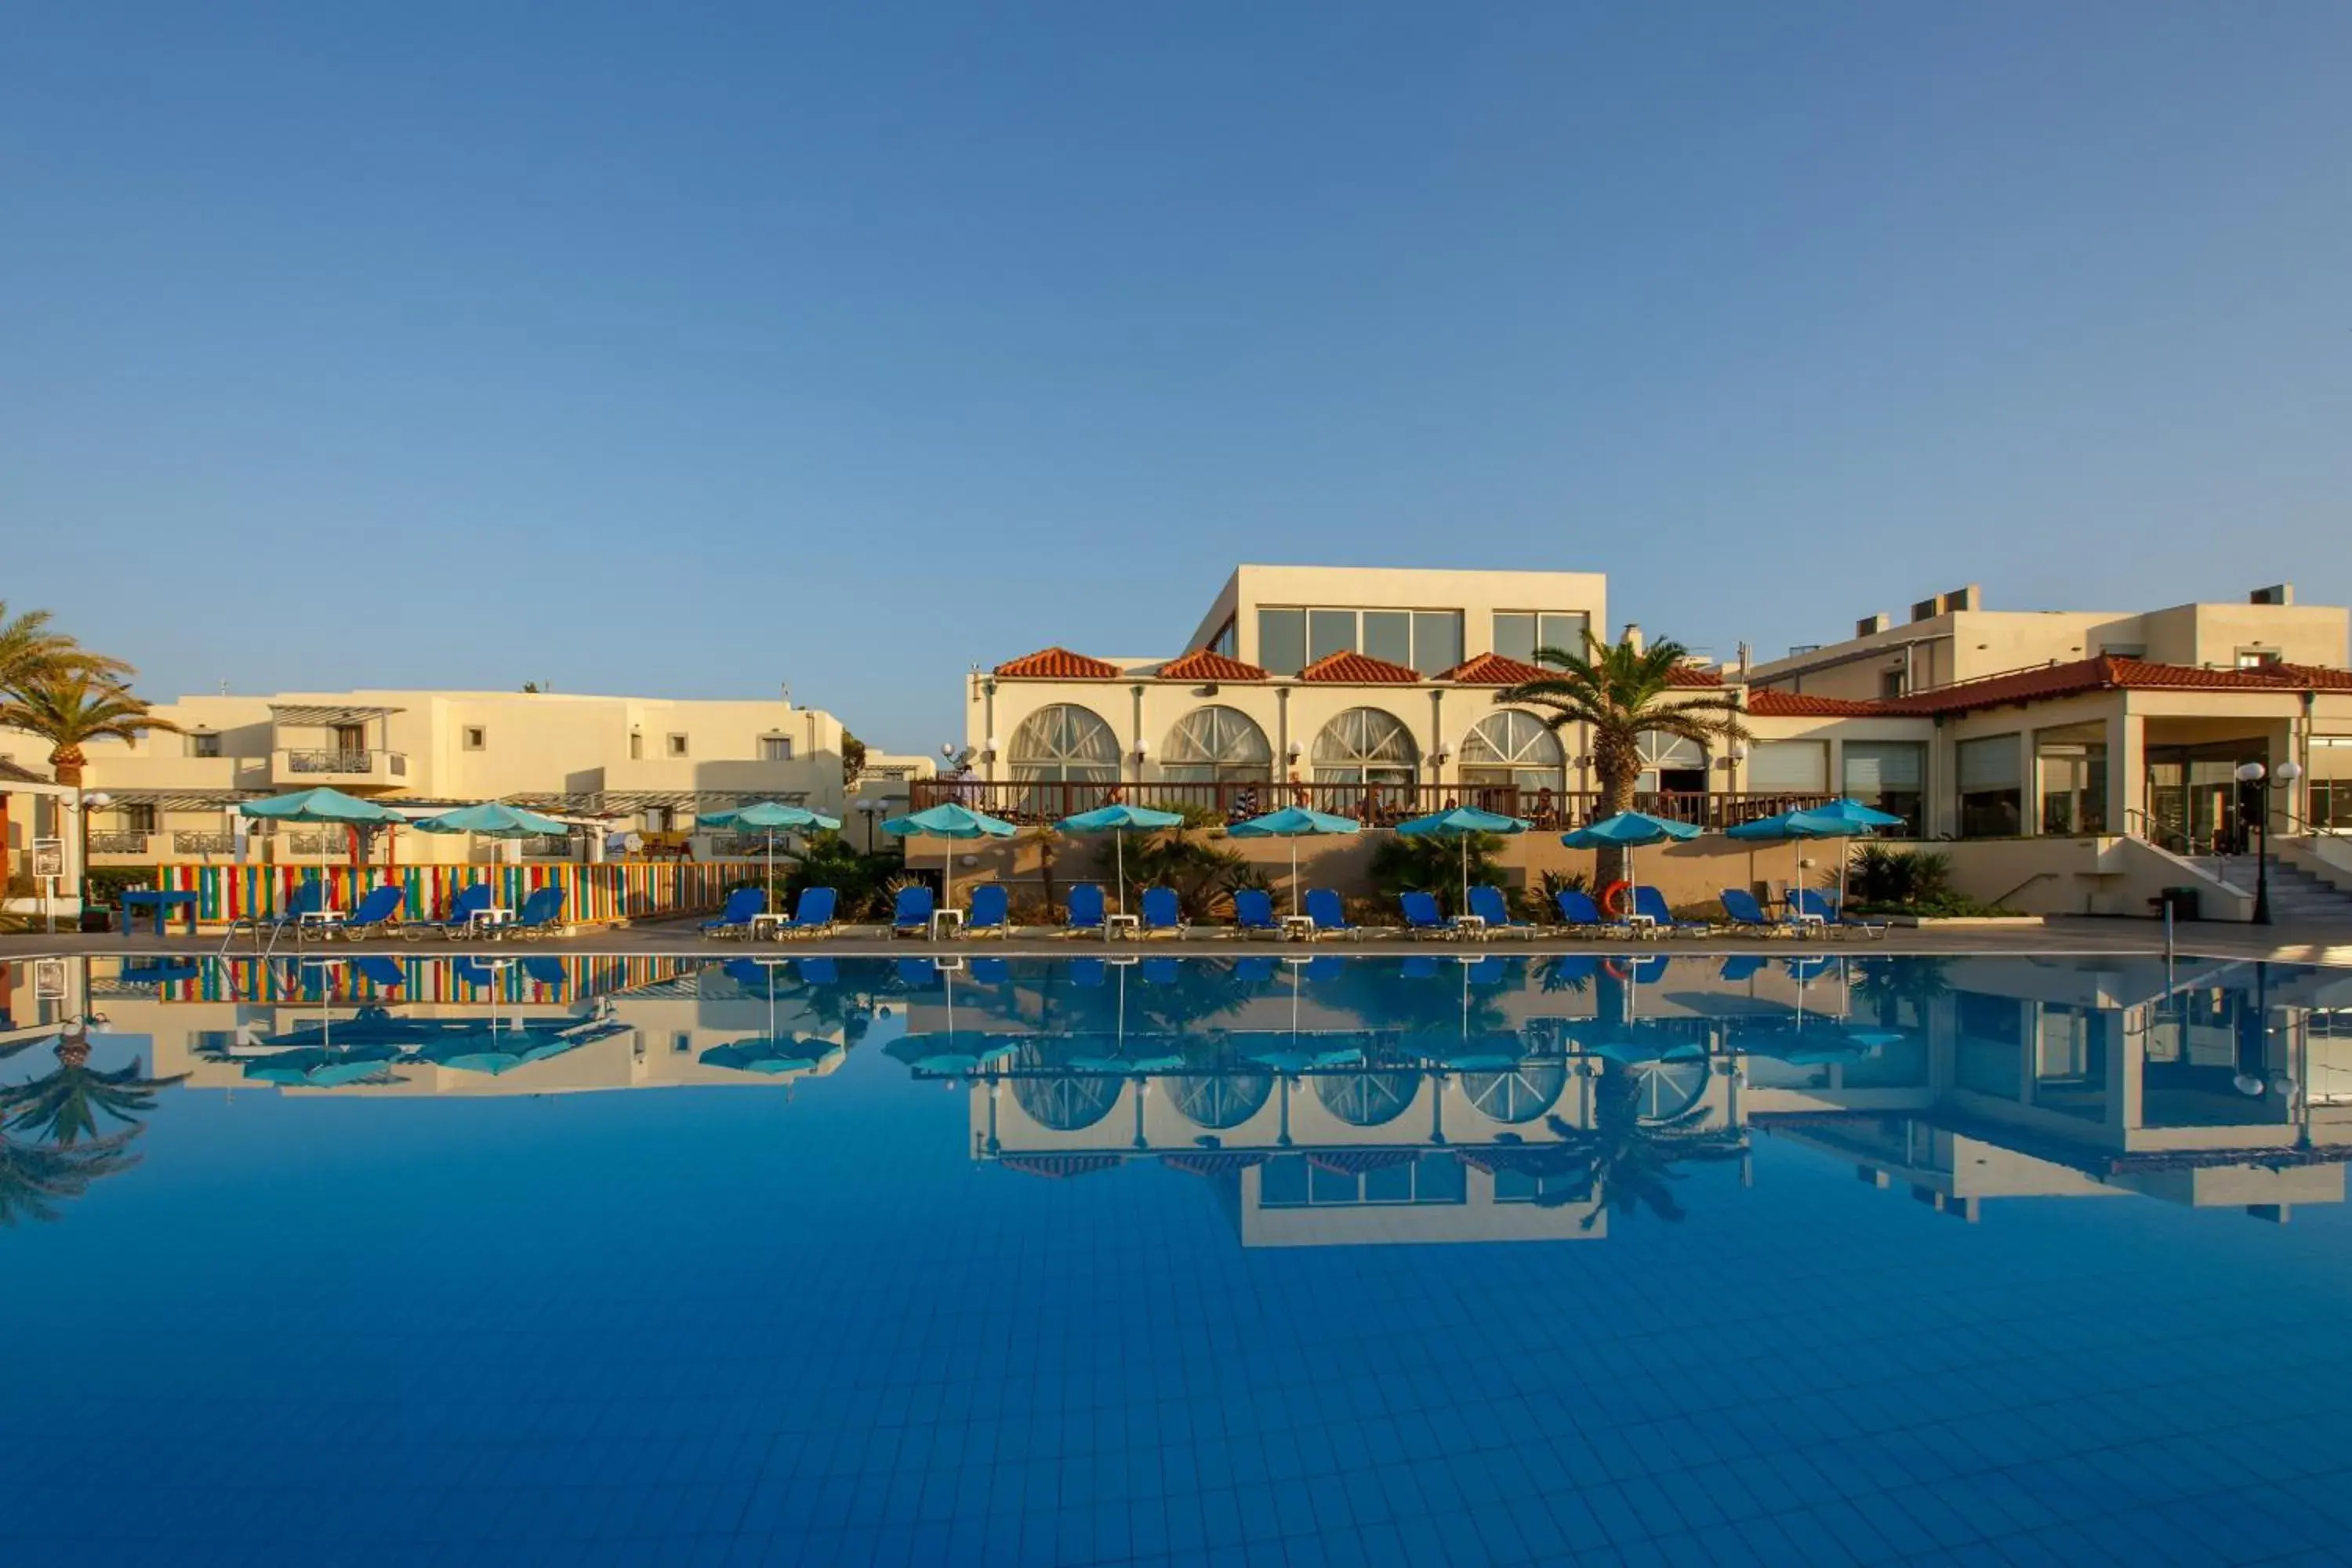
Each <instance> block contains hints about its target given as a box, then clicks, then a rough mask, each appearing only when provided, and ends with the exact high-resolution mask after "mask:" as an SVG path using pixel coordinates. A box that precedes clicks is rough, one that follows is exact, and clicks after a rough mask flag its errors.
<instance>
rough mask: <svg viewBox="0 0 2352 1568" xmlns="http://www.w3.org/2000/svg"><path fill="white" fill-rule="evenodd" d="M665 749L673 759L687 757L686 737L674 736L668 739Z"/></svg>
mask: <svg viewBox="0 0 2352 1568" xmlns="http://www.w3.org/2000/svg"><path fill="white" fill-rule="evenodd" d="M664 749H665V750H666V751H667V752H668V753H669V754H670V755H671V756H673V757H682V756H684V755H686V737H685V736H683V735H672V736H670V737H668V744H667V747H665V748H664Z"/></svg>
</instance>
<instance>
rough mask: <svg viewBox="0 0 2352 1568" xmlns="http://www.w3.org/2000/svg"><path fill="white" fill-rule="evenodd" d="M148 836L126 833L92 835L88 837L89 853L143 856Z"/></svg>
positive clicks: (145, 851) (115, 832)
mask: <svg viewBox="0 0 2352 1568" xmlns="http://www.w3.org/2000/svg"><path fill="white" fill-rule="evenodd" d="M147 839H148V835H146V834H144V833H126V832H122V831H120V830H117V831H114V832H110V833H93V834H91V835H90V836H89V852H90V853H91V854H93V855H144V854H146V853H147Z"/></svg>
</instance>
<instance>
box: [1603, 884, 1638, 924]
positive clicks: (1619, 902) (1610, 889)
mask: <svg viewBox="0 0 2352 1568" xmlns="http://www.w3.org/2000/svg"><path fill="white" fill-rule="evenodd" d="M1632 893H1633V883H1631V882H1625V881H1617V882H1612V883H1610V884H1609V885H1608V886H1607V887H1605V888H1603V889H1601V913H1602V914H1604V915H1615V916H1619V917H1621V918H1622V916H1623V915H1624V913H1625V910H1624V907H1623V906H1624V903H1625V900H1626V899H1627V898H1628V897H1630V896H1631V895H1632Z"/></svg>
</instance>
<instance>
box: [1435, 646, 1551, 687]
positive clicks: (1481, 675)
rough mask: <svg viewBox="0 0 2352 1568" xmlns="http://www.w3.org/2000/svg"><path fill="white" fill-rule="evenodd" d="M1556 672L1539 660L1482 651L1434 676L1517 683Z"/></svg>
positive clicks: (1483, 683) (1471, 683)
mask: <svg viewBox="0 0 2352 1568" xmlns="http://www.w3.org/2000/svg"><path fill="white" fill-rule="evenodd" d="M1558 673H1559V672H1558V671H1557V670H1549V669H1546V668H1543V666H1541V665H1539V664H1527V663H1523V662H1521V661H1520V660H1518V659H1516V658H1505V657H1504V656H1503V655H1501V654H1499V653H1482V654H1480V655H1478V656H1477V657H1476V658H1467V659H1465V660H1463V661H1462V662H1461V663H1460V664H1457V665H1455V666H1454V668H1452V669H1449V670H1447V671H1445V672H1444V674H1442V675H1439V676H1437V677H1436V678H1435V679H1439V680H1451V681H1454V682H1455V683H1457V684H1459V685H1462V686H1519V685H1523V684H1525V683H1526V682H1528V681H1530V680H1544V679H1549V678H1550V677H1551V676H1553V675H1556V674H1558Z"/></svg>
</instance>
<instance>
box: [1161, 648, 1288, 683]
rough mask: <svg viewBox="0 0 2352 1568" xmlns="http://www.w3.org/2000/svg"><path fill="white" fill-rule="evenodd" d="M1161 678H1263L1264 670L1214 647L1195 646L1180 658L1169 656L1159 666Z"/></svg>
mask: <svg viewBox="0 0 2352 1568" xmlns="http://www.w3.org/2000/svg"><path fill="white" fill-rule="evenodd" d="M1160 679H1162V680H1264V679H1266V673H1265V671H1264V670H1262V669H1260V668H1258V667H1257V666H1255V665H1254V664H1244V663H1243V662H1242V661H1241V660H1240V659H1237V658H1226V657H1225V656H1224V655H1223V654H1221V653H1219V652H1218V651H1217V650H1216V649H1214V648H1208V647H1196V648H1194V649H1193V650H1192V652H1191V653H1188V654H1186V655H1185V656H1184V657H1183V658H1171V659H1170V660H1169V661H1168V662H1167V663H1166V664H1163V665H1161V666H1160Z"/></svg>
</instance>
